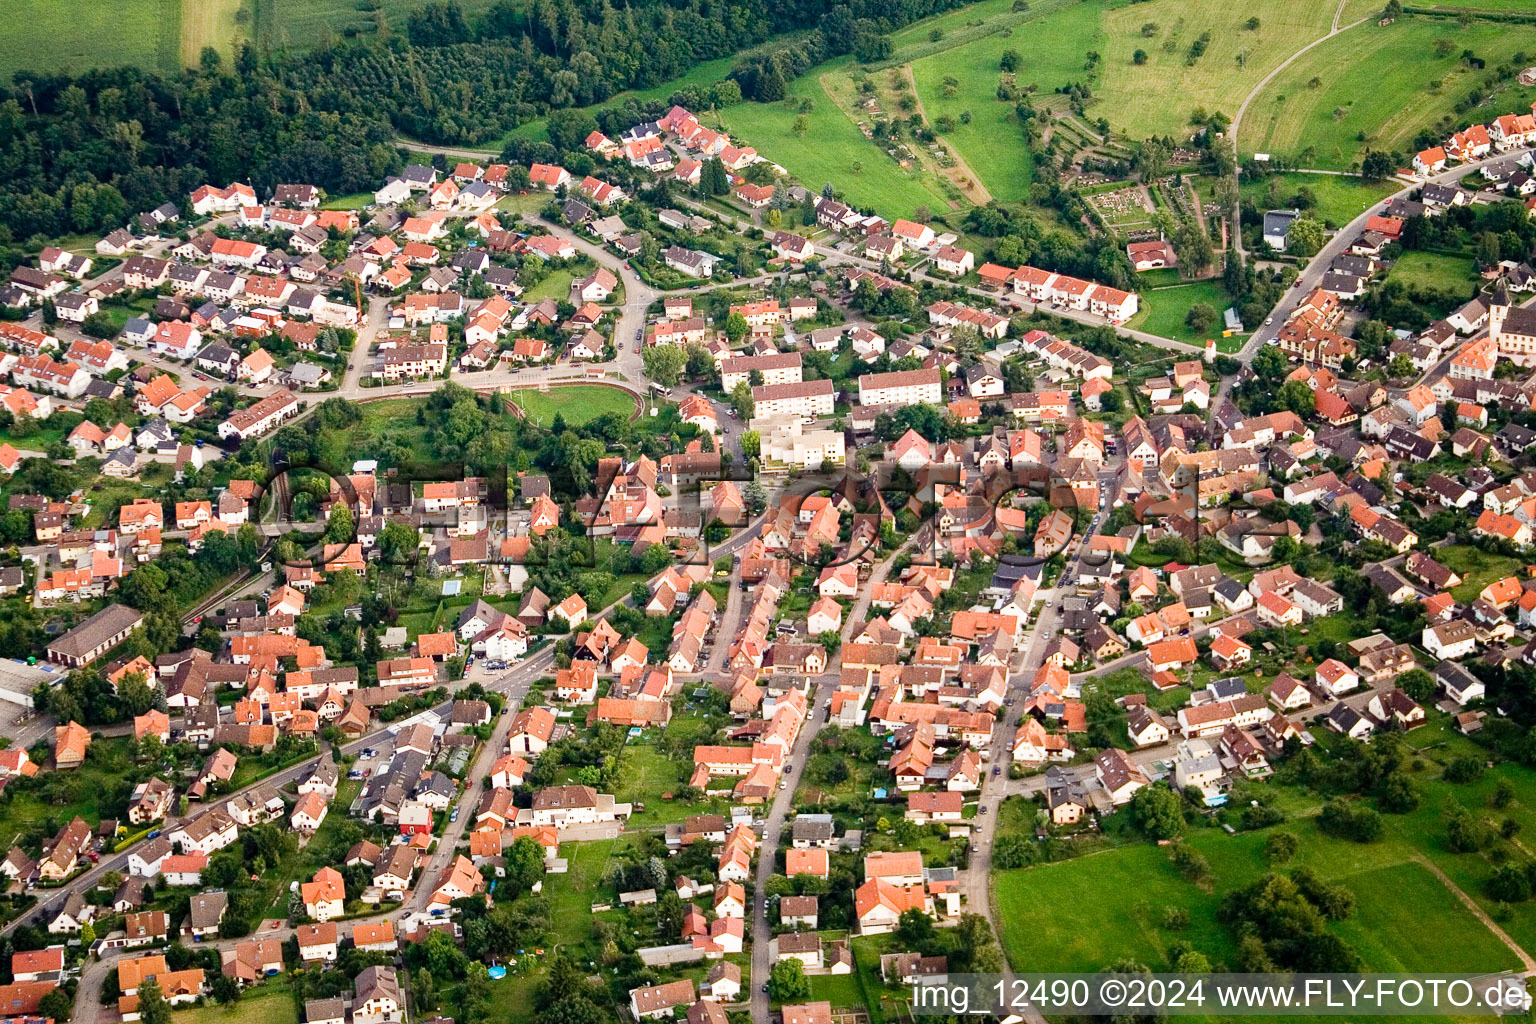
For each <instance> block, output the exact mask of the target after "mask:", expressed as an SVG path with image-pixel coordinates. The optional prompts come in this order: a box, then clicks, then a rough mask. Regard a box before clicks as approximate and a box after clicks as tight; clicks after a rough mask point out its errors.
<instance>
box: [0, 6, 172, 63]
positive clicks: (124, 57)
mask: <svg viewBox="0 0 1536 1024" xmlns="http://www.w3.org/2000/svg"><path fill="white" fill-rule="evenodd" d="M66 10H67V12H68V13H67V14H66V13H65V12H66ZM181 18H182V0H116V2H115V3H111V4H68V5H67V7H66V4H65V3H64V2H63V0H10V2H9V3H7V4H6V5H5V19H4V23H3V27H0V78H3V79H4V81H6V82H7V83H9V82H10V80H11V75H12V74H13V73H15V72H17V71H32V72H35V73H37V74H40V75H54V74H60V73H79V72H82V71H88V70H90V69H91V68H93V67H115V66H117V65H120V64H134V65H138V66H139V67H144V68H150V69H153V70H157V71H176V70H178V69H179V68H180V66H181V65H180V61H181Z"/></svg>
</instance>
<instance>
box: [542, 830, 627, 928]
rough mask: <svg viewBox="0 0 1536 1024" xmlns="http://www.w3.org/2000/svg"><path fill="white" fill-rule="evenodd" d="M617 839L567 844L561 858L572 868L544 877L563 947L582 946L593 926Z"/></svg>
mask: <svg viewBox="0 0 1536 1024" xmlns="http://www.w3.org/2000/svg"><path fill="white" fill-rule="evenodd" d="M617 843H618V840H616V839H599V840H594V841H593V842H587V843H565V844H563V845H562V846H561V848H560V856H562V857H564V858H565V859H566V862H567V864H568V869H567V870H566V872H565V873H564V874H561V875H546V876H544V895H546V896H548V897H549V898H550V902H551V904H552V906H551V908H550V910H551V916H552V917H553V919H554V922H555V932H554V934H555V938H556V939H557V940H558V941H559V942H560V944H561V945H569V946H575V945H580V944H581V943H582V942H584V941H585V940H586V938H587V933H588V931H589V930H590V929H591V927H592V904H593V902H594V901H596V900H597V899H598V898H599V897H601V896H603V895H605V894H604V893H602V892H601V891H600V886H601V885H602V881H603V872H604V871H605V870H606V869H607V866H608V858H609V857H610V856H612V854H613V849H614V846H615V845H616V844H617Z"/></svg>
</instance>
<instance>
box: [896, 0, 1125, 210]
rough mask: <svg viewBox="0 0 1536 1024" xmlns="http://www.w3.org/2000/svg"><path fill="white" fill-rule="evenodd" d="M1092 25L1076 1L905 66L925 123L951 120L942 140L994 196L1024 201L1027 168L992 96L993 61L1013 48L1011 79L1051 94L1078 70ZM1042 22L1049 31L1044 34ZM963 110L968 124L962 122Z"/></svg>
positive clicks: (1007, 115) (1007, 118)
mask: <svg viewBox="0 0 1536 1024" xmlns="http://www.w3.org/2000/svg"><path fill="white" fill-rule="evenodd" d="M1097 24H1098V11H1097V10H1096V9H1095V8H1093V7H1092V6H1090V5H1087V4H1078V5H1076V6H1073V7H1069V8H1067V9H1065V10H1062V11H1059V12H1058V13H1055V14H1050V15H1049V16H1048V17H1047V18H1046V19H1045V20H1042V21H1040V22H1039V23H1038V24H1034V23H1030V22H1022V21H1021V22H1017V23H1016V24H1014V25H1013V26H1012V27H1010V28H1007V29H1005V30H1003V31H1000V32H996V33H993V34H991V35H987V36H983V37H981V38H978V39H976V40H975V41H974V42H969V43H965V44H963V45H961V46H957V47H955V48H954V49H950V50H945V51H943V52H941V53H936V54H934V55H932V56H928V57H923V58H922V59H920V60H915V61H913V62H912V76H913V78H914V80H915V81H916V82H917V92H918V95H919V97H920V98H921V100H922V105H923V110H924V113H926V114H927V117H928V123H929V124H930V125H932V124H933V123H934V122H935V121H936V120H938V118H940V117H944V116H947V117H950V118H952V119H953V120H954V122H955V126H954V128H953V129H951V130H950V131H948V132H946V133H945V134H944V138H945V139H946V140H947V141H948V142H949V143H950V144H951V145H952V146H953V147H954V149H955V152H956V153H958V154H959V155H960V157H961V158H962V159H963V160H964V161H965V162H966V163H967V164H968V165H969V166H970V168H971V169H972V170H973V171H975V172H976V176H977V177H978V178H979V179H980V180H981V182H982V184H983V185H985V186H986V188H987V191H989V192H990V193H991V194H992V196H993V198H995V199H999V200H1005V201H1007V200H1015V199H1025V198H1027V197H1028V195H1029V183H1030V178H1031V173H1032V169H1033V161H1032V160H1031V158H1030V154H1029V150H1028V149H1026V148H1025V145H1024V139H1023V135H1022V126H1021V125H1020V124H1019V121H1018V118H1017V116H1016V115H1015V114H1014V111H1013V104H1012V103H1009V102H1004V101H1001V100H999V99H998V98H997V84H998V76H999V70H998V61H999V60H1000V59H1001V57H1002V55H1003V51H1004V50H1015V51H1017V52H1018V53H1019V55H1020V57H1021V58H1022V60H1023V63H1022V64H1021V66H1020V67H1019V69H1018V71H1017V72H1016V75H1017V81H1018V82H1020V83H1022V84H1026V85H1027V84H1030V83H1038V84H1039V86H1040V88H1041V91H1043V92H1051V91H1052V90H1054V89H1055V88H1057V87H1058V86H1060V85H1064V84H1066V83H1067V82H1069V81H1071V80H1072V78H1073V76H1074V75H1075V74H1076V73H1078V72H1079V71H1080V70H1081V68H1082V63H1083V52H1084V47H1083V46H1082V41H1083V40H1084V39H1091V38H1092V36H1093V34H1094V33H1095V32H1096V31H1097ZM1046 25H1049V27H1050V30H1049V31H1048V32H1047V31H1043V29H1044V27H1045V26H1046ZM1037 30H1038V31H1037ZM947 78H954V79H955V80H956V82H957V84H955V85H953V86H950V87H948V89H949V90H952V91H953V93H954V94H953V95H952V96H946V95H945V93H946V85H945V79H947ZM967 112H968V113H969V114H970V123H969V124H967V123H965V119H964V117H963V115H964V114H966V113H967Z"/></svg>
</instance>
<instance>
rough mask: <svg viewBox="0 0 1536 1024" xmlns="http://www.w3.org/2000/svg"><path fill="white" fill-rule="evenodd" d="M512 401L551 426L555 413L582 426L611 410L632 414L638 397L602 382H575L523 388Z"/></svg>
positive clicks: (570, 424)
mask: <svg viewBox="0 0 1536 1024" xmlns="http://www.w3.org/2000/svg"><path fill="white" fill-rule="evenodd" d="M509 401H514V402H516V403H517V404H518V405H520V406H522V408H523V411H524V412H525V414H526V415H527V416H528V418H529V419H531V420H533V421H534V422H535V423H539V424H542V425H544V426H548V425H549V424H550V423H553V422H554V419H555V414H556V413H558V414H560V415H561V416H564V417H565V422H566V425H567V426H572V427H579V426H581V425H582V424H584V423H587V422H589V421H591V420H594V419H596V418H597V417H599V416H603V415H606V414H607V413H610V412H616V413H619V414H620V415H622V416H633V415H634V413H635V400H634V398H633V397H631V396H630V393H629V392H628V391H625V390H624V389H622V388H614V387H605V386H604V385H601V384H574V385H571V386H569V387H558V388H550V389H549V390H548V391H536V390H534V389H532V388H522V389H519V390H517V391H514V392H512V395H511V397H510V399H509Z"/></svg>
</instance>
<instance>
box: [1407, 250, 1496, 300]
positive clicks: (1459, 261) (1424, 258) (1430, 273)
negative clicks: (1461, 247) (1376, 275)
mask: <svg viewBox="0 0 1536 1024" xmlns="http://www.w3.org/2000/svg"><path fill="white" fill-rule="evenodd" d="M1387 280H1389V281H1401V282H1402V283H1403V284H1405V285H1407V286H1408V287H1409V288H1431V289H1439V288H1446V289H1450V290H1452V291H1458V292H1464V291H1466V288H1467V286H1468V285H1469V284H1471V283H1472V282H1473V281H1475V280H1477V264H1476V263H1475V262H1474V261H1473V260H1472V258H1471V257H1469V256H1442V255H1440V254H1438V253H1432V252H1405V253H1403V255H1402V258H1401V259H1399V260H1398V261H1397V263H1396V264H1394V265H1393V267H1392V271H1391V273H1389V274H1388V275H1387Z"/></svg>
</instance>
